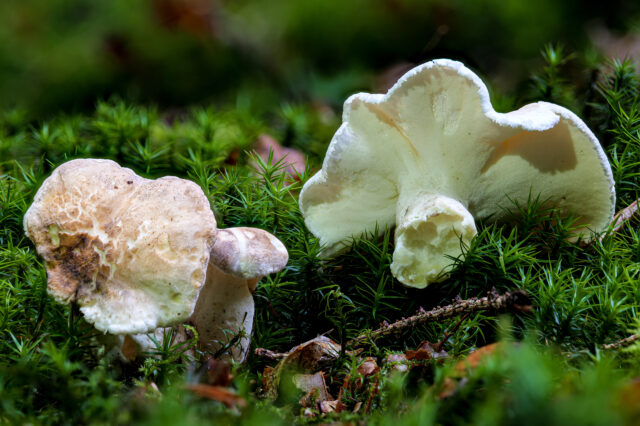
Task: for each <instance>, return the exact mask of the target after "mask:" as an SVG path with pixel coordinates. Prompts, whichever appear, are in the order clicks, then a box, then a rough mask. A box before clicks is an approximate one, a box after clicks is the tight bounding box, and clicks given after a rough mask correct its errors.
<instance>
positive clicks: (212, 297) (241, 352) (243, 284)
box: [190, 262, 254, 362]
mask: <svg viewBox="0 0 640 426" xmlns="http://www.w3.org/2000/svg"><path fill="white" fill-rule="evenodd" d="M253 314H254V303H253V296H252V295H251V292H250V291H249V287H248V285H247V279H246V278H241V277H237V276H235V275H232V274H228V273H225V272H224V271H222V270H221V269H220V268H218V267H217V266H216V265H214V264H213V263H212V262H211V263H209V269H208V270H207V281H206V284H205V286H204V288H203V289H202V291H201V292H200V296H199V297H198V302H197V303H196V308H195V310H194V312H193V314H192V315H191V318H190V320H191V322H192V323H193V324H194V325H195V327H196V329H197V330H198V334H199V335H200V344H201V345H203V346H204V347H205V348H206V349H208V350H212V351H216V350H218V349H220V348H221V347H222V346H224V345H225V344H226V343H228V342H229V341H230V340H231V339H233V338H234V336H236V335H237V334H238V333H240V332H241V331H244V335H243V337H242V338H241V339H240V340H239V344H238V345H236V346H234V347H233V348H231V355H232V356H233V359H235V360H236V361H239V362H242V361H244V358H245V357H246V355H247V353H248V350H249V344H250V342H251V341H250V336H251V329H252V327H253Z"/></svg>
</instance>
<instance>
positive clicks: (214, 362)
mask: <svg viewBox="0 0 640 426" xmlns="http://www.w3.org/2000/svg"><path fill="white" fill-rule="evenodd" d="M204 368H205V371H206V381H207V384H208V385H211V386H222V387H227V386H229V385H230V384H231V380H232V379H233V376H232V375H231V364H230V363H229V362H228V361H225V360H218V359H214V358H209V359H208V360H207V361H206V362H205V363H204Z"/></svg>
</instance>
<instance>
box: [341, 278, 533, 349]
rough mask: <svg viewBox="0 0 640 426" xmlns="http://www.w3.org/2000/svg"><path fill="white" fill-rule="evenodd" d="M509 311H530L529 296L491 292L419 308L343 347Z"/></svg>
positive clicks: (516, 293) (514, 292) (523, 293)
mask: <svg viewBox="0 0 640 426" xmlns="http://www.w3.org/2000/svg"><path fill="white" fill-rule="evenodd" d="M509 309H515V310H517V311H521V312H528V311H530V310H531V305H530V302H529V297H528V296H527V293H526V292H525V291H524V290H515V291H512V292H508V293H505V294H503V295H500V294H498V293H497V292H496V291H495V289H493V290H492V291H491V292H489V295H488V296H487V297H481V298H477V297H473V298H471V299H467V300H460V301H456V302H455V303H453V304H451V305H447V306H443V307H437V308H435V309H432V310H430V311H424V310H422V309H421V310H420V311H419V312H418V313H417V314H416V315H413V316H411V317H409V318H403V319H401V320H399V321H396V322H394V323H393V324H383V326H382V327H381V328H379V329H377V330H374V331H372V332H371V333H367V334H362V335H360V336H358V337H356V338H355V339H353V340H350V341H348V342H347V344H346V346H347V347H355V346H361V345H365V344H367V343H368V342H372V341H374V340H376V339H379V338H380V337H383V336H387V335H390V334H395V333H400V332H402V331H404V330H406V329H410V328H415V327H417V326H419V325H422V324H425V323H428V322H439V321H444V320H447V319H450V318H453V317H456V316H458V315H463V314H470V313H474V312H481V311H505V310H509Z"/></svg>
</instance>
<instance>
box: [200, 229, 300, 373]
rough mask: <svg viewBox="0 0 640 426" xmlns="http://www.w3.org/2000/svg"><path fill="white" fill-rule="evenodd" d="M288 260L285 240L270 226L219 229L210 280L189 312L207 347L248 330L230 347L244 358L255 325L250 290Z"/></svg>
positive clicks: (216, 346)
mask: <svg viewBox="0 0 640 426" xmlns="http://www.w3.org/2000/svg"><path fill="white" fill-rule="evenodd" d="M288 259H289V254H288V253H287V249H286V248H285V247H284V245H283V244H282V243H281V242H280V240H278V239H277V238H276V237H274V236H273V235H271V234H270V233H268V232H266V231H263V230H261V229H256V228H229V229H220V230H219V231H218V235H217V239H216V242H215V244H214V246H213V250H212V251H211V260H210V262H209V268H208V270H207V280H206V284H205V286H204V288H203V289H202V292H201V293H200V296H199V297H198V302H197V304H196V308H195V311H194V312H193V315H192V316H191V322H192V323H193V325H195V327H196V329H197V330H198V333H199V334H200V343H201V344H202V345H203V346H205V348H207V349H209V350H218V349H219V348H220V347H221V345H224V344H225V343H227V342H228V341H229V340H230V339H231V338H232V337H233V336H234V335H237V334H238V333H240V332H241V331H244V337H242V338H241V339H240V340H239V342H238V343H239V344H238V345H235V346H234V347H233V348H232V350H231V352H232V356H233V358H234V359H235V360H236V361H242V360H244V359H245V357H246V355H247V352H248V350H249V343H250V339H249V337H250V336H251V330H252V328H253V314H254V302H253V296H252V295H251V294H252V293H253V290H254V289H255V286H256V284H257V283H258V281H260V279H261V278H262V277H264V276H266V275H268V274H271V273H274V272H278V271H280V270H281V269H282V268H284V267H285V265H286V264H287V260H288Z"/></svg>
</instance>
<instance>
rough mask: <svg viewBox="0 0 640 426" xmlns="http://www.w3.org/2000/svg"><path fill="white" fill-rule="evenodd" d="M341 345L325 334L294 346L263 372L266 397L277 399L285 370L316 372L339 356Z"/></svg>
mask: <svg viewBox="0 0 640 426" xmlns="http://www.w3.org/2000/svg"><path fill="white" fill-rule="evenodd" d="M340 349H341V348H340V345H339V344H337V343H336V342H334V341H333V340H331V339H329V338H328V337H325V336H319V337H316V338H315V339H312V340H309V341H308V342H305V343H302V344H300V345H298V346H296V347H294V348H292V349H291V350H290V351H289V352H288V353H287V354H286V355H284V357H283V358H282V360H281V361H280V362H279V363H278V365H276V366H275V367H273V368H272V367H266V368H265V369H264V371H263V373H262V376H263V379H262V389H263V394H264V396H265V397H266V398H269V399H276V398H277V397H278V388H279V386H280V378H281V377H282V374H283V373H284V372H285V371H289V370H291V371H295V372H298V373H301V374H309V373H315V372H317V371H319V370H321V369H322V367H324V366H326V365H327V364H329V363H331V362H332V361H334V360H335V359H337V358H338V355H339V354H340Z"/></svg>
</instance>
